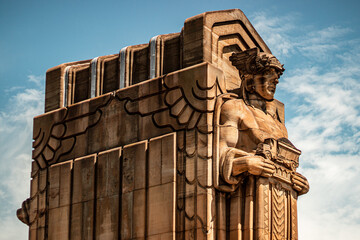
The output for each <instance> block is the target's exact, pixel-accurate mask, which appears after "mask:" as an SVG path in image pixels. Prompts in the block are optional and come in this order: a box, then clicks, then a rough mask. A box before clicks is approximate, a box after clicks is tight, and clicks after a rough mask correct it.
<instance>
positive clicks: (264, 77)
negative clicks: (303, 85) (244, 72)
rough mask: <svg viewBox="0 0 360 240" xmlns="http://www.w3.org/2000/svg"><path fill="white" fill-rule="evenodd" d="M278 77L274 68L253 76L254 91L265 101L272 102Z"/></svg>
mask: <svg viewBox="0 0 360 240" xmlns="http://www.w3.org/2000/svg"><path fill="white" fill-rule="evenodd" d="M278 79H279V75H278V73H277V72H276V70H275V69H274V68H270V69H269V70H266V71H265V72H263V73H262V74H257V75H255V76H254V90H255V92H257V93H258V94H259V95H260V96H261V97H263V98H264V99H266V100H273V99H274V94H275V91H276V84H278V83H279V80H278Z"/></svg>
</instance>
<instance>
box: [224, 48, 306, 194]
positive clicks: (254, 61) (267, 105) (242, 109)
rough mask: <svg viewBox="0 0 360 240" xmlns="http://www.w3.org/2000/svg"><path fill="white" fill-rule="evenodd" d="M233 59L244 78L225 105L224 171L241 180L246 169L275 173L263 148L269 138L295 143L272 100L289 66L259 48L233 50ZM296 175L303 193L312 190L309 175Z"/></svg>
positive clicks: (234, 180) (232, 180)
mask: <svg viewBox="0 0 360 240" xmlns="http://www.w3.org/2000/svg"><path fill="white" fill-rule="evenodd" d="M230 60H231V61H232V63H233V65H235V66H236V67H237V68H238V69H239V73H240V77H241V78H242V80H243V81H242V84H241V87H240V89H238V91H239V93H238V96H239V97H238V98H237V99H231V100H229V101H226V102H225V103H224V104H223V105H222V108H221V113H220V144H219V147H220V162H221V166H220V167H221V170H220V172H222V177H223V179H224V180H225V182H227V183H229V184H237V183H238V182H239V179H240V178H239V176H240V175H241V174H242V173H245V172H248V173H249V174H251V175H257V176H263V177H269V176H271V175H272V174H273V173H274V171H275V167H274V162H273V161H272V160H271V158H269V157H268V156H266V155H263V154H261V152H259V151H260V148H261V145H262V144H263V143H265V140H267V139H273V140H278V141H281V142H284V143H285V144H289V145H290V146H292V147H294V146H293V145H292V144H291V142H290V141H289V140H287V137H288V135H287V130H286V127H285V125H284V124H283V123H282V122H281V120H280V117H279V116H278V113H277V111H276V108H275V106H274V104H272V101H273V100H274V94H275V90H276V85H277V84H278V83H279V78H280V76H281V75H282V73H283V71H284V70H285V69H284V68H283V65H281V64H280V62H279V61H278V60H277V59H276V58H275V57H274V56H273V55H271V54H267V53H260V52H259V50H258V49H257V48H254V49H250V50H248V51H245V52H242V53H237V54H233V55H232V57H231V58H230ZM262 155H263V156H262ZM292 179H293V182H294V185H296V190H298V191H299V193H300V194H304V193H306V192H308V190H309V185H308V182H307V180H306V178H305V177H303V176H302V175H301V174H299V173H296V174H295V175H293V178H292Z"/></svg>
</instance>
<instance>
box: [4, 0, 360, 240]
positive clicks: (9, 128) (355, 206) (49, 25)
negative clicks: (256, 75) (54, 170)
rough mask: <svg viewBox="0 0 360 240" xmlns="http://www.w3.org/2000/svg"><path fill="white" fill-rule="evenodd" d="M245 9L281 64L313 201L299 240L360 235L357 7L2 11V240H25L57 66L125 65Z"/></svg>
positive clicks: (178, 5) (252, 4)
mask: <svg viewBox="0 0 360 240" xmlns="http://www.w3.org/2000/svg"><path fill="white" fill-rule="evenodd" d="M231 8H239V9H241V10H242V11H243V12H244V13H245V15H246V16H247V17H248V18H249V20H250V21H251V22H252V24H253V25H254V26H255V28H256V29H257V31H258V32H259V34H260V35H261V36H262V38H263V39H264V40H265V42H266V43H267V44H268V46H269V47H270V49H271V50H272V52H273V53H274V54H275V55H276V56H277V57H278V58H279V59H280V61H281V62H283V63H284V64H285V68H286V71H285V73H284V75H283V76H282V77H281V79H280V83H279V85H278V89H277V93H276V97H277V98H278V99H279V100H280V101H282V102H284V103H285V105H286V125H287V128H288V131H289V138H290V140H291V141H292V142H293V143H294V144H295V145H296V146H297V147H298V148H300V149H301V150H302V152H303V154H302V156H301V159H300V161H301V167H300V169H299V171H300V172H301V173H303V174H304V175H305V176H306V177H308V179H309V182H310V185H311V189H310V192H309V193H308V194H306V195H304V196H302V197H300V198H299V209H298V211H299V231H300V234H299V237H300V239H306V240H308V239H309V240H311V239H317V240H318V239H327V240H335V239H354V238H355V237H357V236H359V235H360V208H359V206H360V184H359V182H360V148H359V145H360V131H359V130H360V94H359V92H360V68H359V66H358V62H359V59H360V34H359V33H360V31H359V30H360V29H359V28H360V15H359V13H358V11H359V9H360V2H358V1H348V0H345V1H341V2H340V1H316V2H315V1H308V0H303V1H283V0H279V1H266V0H257V1H239V0H238V1H229V0H225V1H221V2H220V1H213V0H208V1H188V0H183V1H101V2H100V1H83V2H82V1H35V0H34V1H4V0H0V36H1V37H0V56H1V58H0V92H1V94H0V103H1V104H0V136H1V137H0V152H1V153H2V156H1V157H0V232H1V236H0V239H27V227H26V226H25V225H24V224H22V223H21V222H20V221H19V220H17V219H16V216H15V215H16V214H15V212H16V209H17V208H19V207H20V206H21V202H22V201H23V200H25V199H26V198H27V197H28V196H29V189H30V186H29V184H30V164H31V138H32V136H31V135H32V118H33V117H34V116H35V115H39V114H41V113H43V102H44V81H45V78H44V75H45V72H46V70H47V69H49V68H50V67H53V66H56V65H58V64H61V63H64V62H70V61H76V60H83V59H90V58H94V57H96V56H102V55H107V54H114V53H117V52H118V51H119V50H120V49H121V48H123V47H125V46H128V45H135V44H140V43H147V42H148V41H149V40H150V38H151V37H153V36H155V35H158V34H166V33H172V32H179V31H180V30H181V28H182V26H183V23H184V21H185V19H186V18H189V17H191V16H194V15H196V14H199V13H202V12H205V11H214V10H222V9H231Z"/></svg>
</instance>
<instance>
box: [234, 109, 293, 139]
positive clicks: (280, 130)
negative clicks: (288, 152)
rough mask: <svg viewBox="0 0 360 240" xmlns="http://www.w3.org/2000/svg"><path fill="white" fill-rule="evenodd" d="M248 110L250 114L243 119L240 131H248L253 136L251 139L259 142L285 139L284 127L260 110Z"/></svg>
mask: <svg viewBox="0 0 360 240" xmlns="http://www.w3.org/2000/svg"><path fill="white" fill-rule="evenodd" d="M248 110H249V112H251V114H247V117H246V118H244V119H243V121H242V123H241V126H240V129H241V130H248V131H250V132H251V133H252V135H254V136H253V137H255V138H258V139H259V140H260V141H263V140H264V139H266V138H274V139H279V138H282V137H287V131H286V128H285V126H284V125H283V124H282V123H280V122H279V121H277V120H276V119H274V118H273V117H272V116H271V115H270V114H266V113H265V112H263V111H262V110H260V109H254V108H248ZM251 133H250V134H251Z"/></svg>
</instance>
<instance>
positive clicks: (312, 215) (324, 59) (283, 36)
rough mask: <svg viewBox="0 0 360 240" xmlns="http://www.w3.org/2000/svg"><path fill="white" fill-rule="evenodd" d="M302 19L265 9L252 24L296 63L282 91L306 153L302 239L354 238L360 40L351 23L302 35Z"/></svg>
mask: <svg viewBox="0 0 360 240" xmlns="http://www.w3.org/2000/svg"><path fill="white" fill-rule="evenodd" d="M282 19H283V20H282ZM265 20H266V21H265ZM285 20H286V26H285V27H283V26H282V22H284V21H285ZM300 24H301V22H300V20H298V19H296V18H292V19H291V18H289V17H284V18H281V17H274V18H273V17H269V16H268V15H266V14H264V13H262V14H260V16H259V15H258V16H256V17H255V24H254V25H255V28H256V29H257V30H258V31H259V33H260V35H261V36H262V37H263V38H264V40H265V42H267V43H268V44H269V47H270V49H272V50H273V53H274V54H275V55H277V56H278V55H279V56H280V58H286V61H293V62H295V64H297V65H295V64H293V65H292V67H290V69H287V72H285V74H284V76H283V77H282V79H281V84H279V90H280V91H281V94H283V95H284V96H286V98H285V100H284V102H285V104H286V105H287V110H288V111H290V112H291V114H290V116H292V117H291V118H290V119H287V123H286V124H287V128H288V131H289V138H290V140H291V141H292V142H293V143H294V144H295V145H296V146H297V147H298V148H300V149H301V150H302V151H303V154H302V156H301V158H300V161H301V164H300V168H299V171H300V172H301V173H303V174H304V175H305V176H306V177H307V178H308V180H309V182H310V192H309V193H308V194H306V195H304V196H302V197H300V198H299V202H298V203H299V208H298V211H299V238H300V239H306V240H311V239H316V240H319V239H327V240H335V239H354V237H357V236H359V235H360V209H359V206H360V185H359V184H358V183H359V182H360V147H359V146H360V145H359V143H360V94H359V92H360V80H359V79H360V69H359V67H358V63H357V62H358V59H359V57H360V47H359V40H360V39H349V38H350V37H349V33H351V32H352V30H351V29H349V28H348V27H344V28H342V27H340V26H329V27H326V28H324V29H315V28H314V27H312V26H305V28H306V29H307V30H306V31H307V32H301V30H299V28H297V27H296V26H298V25H300ZM309 29H310V30H309ZM279 42H280V44H279ZM282 48H284V49H282ZM286 61H284V62H285V67H286ZM287 116H289V115H288V114H287Z"/></svg>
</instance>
